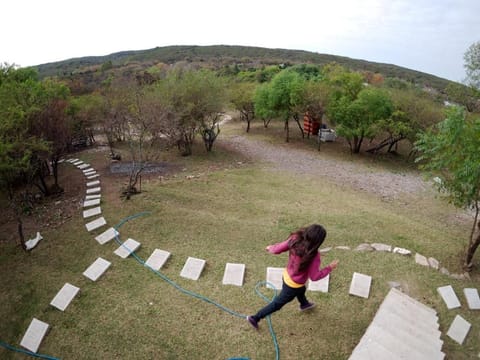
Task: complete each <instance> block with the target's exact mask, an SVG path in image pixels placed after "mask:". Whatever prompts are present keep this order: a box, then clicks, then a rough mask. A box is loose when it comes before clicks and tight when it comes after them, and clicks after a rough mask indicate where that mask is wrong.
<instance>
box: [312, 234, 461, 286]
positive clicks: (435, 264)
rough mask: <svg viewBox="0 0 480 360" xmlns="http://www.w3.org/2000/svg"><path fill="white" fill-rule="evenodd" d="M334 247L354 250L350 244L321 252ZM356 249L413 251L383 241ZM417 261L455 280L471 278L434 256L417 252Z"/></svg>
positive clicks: (403, 252) (399, 252)
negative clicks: (443, 263)
mask: <svg viewBox="0 0 480 360" xmlns="http://www.w3.org/2000/svg"><path fill="white" fill-rule="evenodd" d="M332 249H337V250H352V249H351V248H350V246H335V247H334V248H332V247H326V248H323V249H320V253H323V254H324V253H327V252H329V251H331V250H332ZM354 251H359V252H373V251H380V252H388V253H393V254H397V255H402V256H407V257H409V256H411V255H412V251H410V250H408V249H404V248H401V247H392V246H391V245H387V244H382V243H372V244H369V243H363V244H360V245H358V246H357V247H356V248H355V249H354ZM415 262H416V263H417V264H419V265H422V266H425V267H428V268H432V269H434V270H437V271H440V273H442V274H443V275H447V276H449V277H450V278H452V279H455V280H470V274H469V273H468V272H465V273H463V274H453V273H450V271H448V269H446V268H445V267H441V266H440V262H439V261H438V260H437V259H435V258H433V257H429V258H427V257H426V256H423V255H421V254H419V253H416V254H415Z"/></svg>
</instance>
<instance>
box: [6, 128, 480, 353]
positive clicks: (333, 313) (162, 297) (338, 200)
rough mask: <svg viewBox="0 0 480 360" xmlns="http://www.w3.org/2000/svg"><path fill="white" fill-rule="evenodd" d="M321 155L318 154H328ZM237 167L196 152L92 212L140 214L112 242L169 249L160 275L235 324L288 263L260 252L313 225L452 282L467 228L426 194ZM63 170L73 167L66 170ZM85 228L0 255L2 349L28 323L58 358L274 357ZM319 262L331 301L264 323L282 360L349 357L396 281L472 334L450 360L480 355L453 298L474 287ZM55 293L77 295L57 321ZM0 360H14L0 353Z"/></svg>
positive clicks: (467, 314) (395, 269)
mask: <svg viewBox="0 0 480 360" xmlns="http://www.w3.org/2000/svg"><path fill="white" fill-rule="evenodd" d="M230 126H231V128H229V129H227V131H226V132H225V134H227V135H228V134H229V133H230V134H233V133H235V131H241V130H239V129H238V128H239V126H238V124H232V125H230ZM252 136H255V134H253V135H252ZM262 136H264V135H262ZM322 154H324V155H323V156H329V155H328V151H326V152H325V151H323V152H322ZM89 156H91V154H90V155H89ZM79 157H80V158H81V157H82V156H81V155H80V156H79ZM241 160H242V159H241V157H240V156H239V155H237V154H232V153H228V152H225V151H224V150H222V149H220V148H215V153H214V154H210V155H205V154H203V153H201V149H200V148H199V150H198V151H197V153H196V155H194V156H193V157H191V158H188V159H181V160H179V161H183V163H182V166H183V167H184V170H185V171H183V172H181V173H180V174H178V176H176V177H169V178H168V179H167V180H158V179H156V178H151V179H149V180H145V181H143V184H142V190H143V192H142V193H141V194H139V195H136V196H135V197H134V198H133V199H132V200H131V201H128V202H122V201H119V200H117V201H107V200H108V197H107V198H105V197H104V198H103V202H102V210H103V215H104V216H105V218H106V219H107V221H108V223H109V225H111V226H113V225H115V224H118V223H119V222H120V221H121V220H122V219H124V218H126V217H128V216H130V215H133V214H137V213H140V212H143V211H148V212H150V214H149V215H146V216H142V217H138V218H136V219H133V220H131V221H129V222H127V223H125V224H124V225H122V227H121V228H120V233H121V239H122V240H126V239H127V238H129V237H131V238H134V239H136V240H137V241H139V242H140V243H141V244H142V246H141V248H140V249H139V250H138V252H137V254H138V256H140V257H141V258H143V259H144V260H146V259H147V258H148V256H149V255H150V254H151V253H152V252H153V250H154V249H156V248H159V249H162V250H167V251H169V252H171V254H172V256H171V258H170V259H169V260H168V262H167V263H166V265H165V266H164V268H163V269H162V270H161V271H162V273H164V274H165V275H166V276H168V277H169V278H171V279H172V280H174V281H176V282H177V283H178V284H179V285H180V286H182V287H185V288H186V289H188V290H190V291H194V292H197V293H199V294H201V295H204V296H207V297H209V298H211V299H212V300H214V301H216V302H218V303H220V304H222V305H224V306H225V307H227V308H230V309H232V310H234V311H236V312H238V313H241V314H251V313H254V312H256V311H257V310H258V309H259V308H260V307H262V306H264V305H265V302H264V300H262V299H261V298H260V297H258V296H257V295H256V294H255V291H254V288H255V285H256V284H257V282H259V281H263V280H265V274H266V268H267V267H268V266H273V267H282V266H284V265H285V264H286V261H287V255H286V254H282V255H277V256H274V255H269V254H267V253H266V252H265V251H264V248H265V246H266V245H268V244H270V243H274V242H277V241H281V240H284V239H285V238H286V237H287V236H288V234H289V233H290V232H291V231H293V230H295V229H296V228H298V227H300V226H303V225H308V224H310V223H313V222H318V223H321V224H323V225H324V226H325V227H326V229H327V231H328V235H327V239H326V241H325V243H324V245H323V246H324V247H329V246H333V247H334V246H340V245H346V246H350V247H352V248H355V247H356V246H357V245H358V244H360V243H365V242H368V243H372V242H382V243H386V244H391V245H394V246H400V247H406V248H408V249H410V250H412V251H413V252H419V253H422V254H424V255H426V256H432V257H435V258H436V259H438V260H439V261H440V262H441V263H442V264H444V265H445V266H446V267H447V268H449V270H450V271H452V272H460V266H459V264H460V254H462V252H463V247H464V246H465V240H464V239H466V237H467V235H468V231H469V230H470V224H469V223H462V222H458V223H455V222H452V221H446V219H447V218H449V216H450V215H451V214H452V213H454V212H455V211H454V209H453V208H452V207H450V206H448V205H446V204H445V203H444V202H442V201H441V200H439V199H435V198H434V197H433V196H430V197H427V196H425V195H423V196H422V197H421V198H419V199H418V201H417V202H413V203H412V202H409V204H408V206H406V205H405V206H404V205H402V203H396V202H385V201H382V200H381V199H380V198H377V197H376V196H372V195H371V194H367V193H359V192H355V191H353V190H351V189H348V188H345V187H342V186H340V185H336V184H332V183H330V182H329V181H327V180H325V179H315V178H309V177H305V176H303V177H301V178H300V177H297V176H295V174H279V173H278V172H277V171H270V170H269V169H268V168H267V169H265V168H263V167H260V166H257V164H251V163H247V162H242V163H241V164H239V161H241ZM62 171H65V172H72V173H75V172H78V171H79V170H77V169H75V168H74V167H73V166H70V165H64V166H63V167H62ZM189 175H195V177H194V178H187V176H189ZM107 190H108V189H107ZM107 190H105V191H107ZM111 190H112V189H111ZM112 192H114V191H113V190H112ZM84 223H85V221H84V220H83V219H82V216H81V212H79V213H78V216H77V217H74V218H73V219H72V220H71V221H69V222H67V223H66V224H65V225H64V226H63V227H62V228H60V229H57V230H55V231H46V232H44V233H43V236H44V238H45V239H44V240H43V241H42V242H41V243H40V245H39V246H38V248H36V249H34V250H33V251H32V252H30V253H27V254H26V253H24V252H22V251H21V250H19V248H18V247H16V248H14V247H13V246H12V244H5V243H3V244H0V246H1V247H0V271H1V272H2V277H1V288H2V291H1V292H0V303H1V304H2V306H1V307H0V317H1V319H2V321H1V322H0V340H2V341H4V342H7V343H9V344H12V345H14V346H19V345H18V344H19V343H20V340H21V338H22V336H23V334H24V332H25V330H26V328H27V327H28V324H29V323H30V321H31V320H32V318H33V317H36V318H38V319H40V320H42V321H45V322H47V323H49V324H50V325H51V330H50V332H49V333H48V335H47V336H46V337H45V339H44V341H43V343H42V345H41V347H40V349H39V352H40V353H44V354H49V355H52V356H57V357H59V358H62V359H227V358H230V357H249V358H251V359H274V358H275V351H274V347H273V343H272V340H271V337H270V334H269V332H268V327H267V323H266V322H262V323H261V325H260V331H259V332H256V331H254V330H253V329H251V328H250V326H249V325H248V324H247V322H246V321H245V320H244V319H241V318H238V317H235V316H232V315H230V314H228V313H225V312H223V311H221V310H219V309H218V308H217V307H215V306H213V305H211V304H208V303H206V302H202V301H200V300H198V299H195V298H192V297H189V296H187V295H184V294H183V293H180V292H179V291H178V290H177V289H175V288H174V287H172V286H171V285H169V284H167V283H166V282H164V281H163V280H162V279H161V278H160V277H158V276H157V275H155V274H154V273H153V272H151V271H149V270H148V269H146V268H144V267H143V266H141V265H140V264H138V263H137V262H136V261H135V260H134V259H133V258H128V259H126V260H124V259H121V258H119V257H117V256H116V255H114V254H113V251H114V250H115V249H116V248H117V246H118V245H117V244H116V243H114V242H110V243H108V244H105V245H103V246H101V245H99V244H98V243H97V242H96V241H95V240H94V236H95V235H96V234H98V233H100V231H97V232H95V233H94V234H92V233H88V232H87V231H86V230H85V227H84ZM99 256H101V257H103V258H104V259H106V260H109V261H111V262H112V266H111V267H110V269H109V270H107V272H106V273H105V275H104V276H103V277H101V278H100V279H99V280H98V281H97V282H91V281H90V280H88V279H87V278H85V277H84V276H83V275H82V273H83V271H84V270H85V269H86V268H87V267H88V266H89V265H90V264H91V263H92V262H93V261H94V260H95V259H96V258H97V257H99ZM188 256H193V257H197V258H202V259H205V260H206V261H207V265H206V267H205V269H204V272H203V273H202V275H201V277H200V279H199V280H198V281H191V280H187V279H183V278H181V277H180V276H179V274H180V271H181V269H182V267H183V264H184V263H185V260H186V259H187V257H188ZM322 259H323V262H324V264H328V262H330V261H332V260H333V259H339V260H340V264H339V266H338V268H337V270H336V271H335V272H334V273H332V275H331V279H330V289H329V293H328V294H323V293H316V292H308V293H307V295H308V298H309V299H310V300H311V301H314V302H316V303H317V307H316V308H315V309H314V310H312V311H311V312H306V313H300V312H299V311H298V305H297V304H296V303H290V304H288V305H286V306H285V307H284V308H283V309H282V310H281V311H280V312H278V313H275V314H274V315H273V316H272V321H273V326H274V329H275V332H276V334H277V337H278V343H279V346H280V357H281V358H282V359H318V358H322V359H347V358H348V356H349V355H350V353H351V352H352V350H353V349H354V347H355V346H356V344H357V343H358V342H359V340H360V338H361V337H362V335H363V333H364V332H365V330H366V328H367V326H368V325H369V324H370V322H371V321H372V319H373V316H374V314H375V313H376V311H377V309H378V306H379V305H380V303H381V302H382V301H383V298H384V297H385V295H386V294H387V292H388V290H389V285H388V282H389V281H397V282H399V283H401V285H402V289H403V290H404V291H405V292H407V293H408V294H409V295H410V296H412V297H414V298H416V299H417V300H419V301H421V302H423V303H424V304H426V305H428V306H431V307H433V308H434V309H435V310H436V311H437V312H438V314H439V319H440V330H441V331H442V333H443V334H446V331H447V329H448V327H449V326H450V323H451V322H452V321H453V319H454V317H455V315H456V314H460V315H462V316H463V317H464V318H465V319H467V320H468V321H469V322H471V323H472V329H471V331H470V333H469V335H468V337H467V340H466V342H465V343H464V344H463V345H462V346H460V345H458V344H456V343H454V342H453V341H452V340H451V339H450V338H448V337H447V336H446V335H443V336H442V340H443V341H444V347H443V351H444V352H445V353H446V354H447V356H448V358H450V359H472V358H474V357H476V356H477V354H478V353H479V352H480V345H479V342H478V338H479V336H480V330H479V329H480V319H479V317H478V314H476V313H475V312H473V311H470V310H468V309H467V306H466V302H465V299H464V297H463V288H465V287H476V288H478V276H477V277H474V280H468V281H459V280H453V279H451V278H449V277H446V276H445V275H441V274H440V273H439V272H437V271H435V270H432V269H428V268H424V267H421V266H419V265H416V264H415V262H414V260H413V258H412V257H403V256H400V255H395V254H391V253H380V252H375V253H360V252H355V251H346V250H339V249H333V250H332V251H330V252H328V253H326V254H325V255H323V256H322ZM226 262H234V263H244V264H245V265H246V276H245V283H244V285H243V286H242V287H236V286H224V285H222V277H223V271H224V268H225V263H226ZM355 271H356V272H361V273H363V274H368V275H370V276H372V278H373V282H372V288H371V292H370V297H369V298H368V299H362V298H357V297H353V296H350V295H349V294H348V289H349V286H350V281H351V278H352V274H353V272H355ZM477 271H478V270H477ZM65 282H69V283H71V284H73V285H75V286H78V287H80V288H81V293H80V294H79V295H78V296H77V297H76V298H75V299H74V300H73V302H72V303H71V304H70V306H69V307H68V308H67V309H66V311H65V312H61V311H58V310H57V309H55V308H53V307H52V306H50V305H49V303H50V301H51V300H52V298H53V297H54V295H55V294H56V293H57V292H58V290H59V289H60V288H61V287H62V286H63V284H64V283H65ZM448 284H451V285H452V286H453V287H454V289H455V291H456V293H457V295H458V296H459V298H460V300H461V302H462V309H456V310H447V309H446V306H445V304H444V303H443V301H442V300H441V298H440V297H439V295H437V292H436V288H437V287H439V286H444V285H448ZM264 293H265V294H266V295H267V296H272V294H273V293H272V291H271V290H265V291H264ZM0 358H2V359H4V358H5V359H23V358H25V356H24V355H20V354H16V353H13V352H10V351H6V350H4V349H2V348H0Z"/></svg>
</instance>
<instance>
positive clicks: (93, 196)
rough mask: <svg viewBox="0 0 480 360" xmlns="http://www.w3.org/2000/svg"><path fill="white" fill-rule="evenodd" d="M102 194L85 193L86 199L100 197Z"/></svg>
mask: <svg viewBox="0 0 480 360" xmlns="http://www.w3.org/2000/svg"><path fill="white" fill-rule="evenodd" d="M101 197H102V194H92V195H85V200H93V199H100V198H101Z"/></svg>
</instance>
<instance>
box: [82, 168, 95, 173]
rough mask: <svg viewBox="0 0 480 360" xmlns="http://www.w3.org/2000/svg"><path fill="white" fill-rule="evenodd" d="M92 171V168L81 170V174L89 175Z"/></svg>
mask: <svg viewBox="0 0 480 360" xmlns="http://www.w3.org/2000/svg"><path fill="white" fill-rule="evenodd" d="M92 171H95V169H94V168H88V169H82V172H83V173H84V174H86V173H89V172H92Z"/></svg>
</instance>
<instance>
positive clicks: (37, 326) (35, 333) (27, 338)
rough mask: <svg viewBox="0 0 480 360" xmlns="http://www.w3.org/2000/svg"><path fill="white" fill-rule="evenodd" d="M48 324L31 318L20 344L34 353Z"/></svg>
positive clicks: (45, 332)
mask: <svg viewBox="0 0 480 360" xmlns="http://www.w3.org/2000/svg"><path fill="white" fill-rule="evenodd" d="M49 326H50V325H48V324H47V323H45V322H43V321H40V320H38V319H35V318H33V320H32V322H31V323H30V325H29V326H28V329H27V331H26V332H25V334H24V335H23V338H22V341H20V346H22V347H24V348H25V349H27V350H30V351H31V352H33V353H36V352H37V351H38V348H39V347H40V343H41V342H42V340H43V338H44V336H45V335H46V334H47V331H48V328H49Z"/></svg>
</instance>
